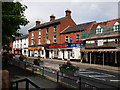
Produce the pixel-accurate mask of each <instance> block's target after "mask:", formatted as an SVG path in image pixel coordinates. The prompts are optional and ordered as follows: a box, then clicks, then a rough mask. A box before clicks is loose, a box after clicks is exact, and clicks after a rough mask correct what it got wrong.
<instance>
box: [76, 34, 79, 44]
mask: <svg viewBox="0 0 120 90" xmlns="http://www.w3.org/2000/svg"><path fill="white" fill-rule="evenodd" d="M79 40H80V34H76V42H78V41H79Z"/></svg>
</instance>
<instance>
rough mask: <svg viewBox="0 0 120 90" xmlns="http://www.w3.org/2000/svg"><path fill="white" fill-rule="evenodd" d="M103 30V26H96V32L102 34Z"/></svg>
mask: <svg viewBox="0 0 120 90" xmlns="http://www.w3.org/2000/svg"><path fill="white" fill-rule="evenodd" d="M102 32H103V28H101V27H100V26H98V27H97V28H96V34H101V33H102Z"/></svg>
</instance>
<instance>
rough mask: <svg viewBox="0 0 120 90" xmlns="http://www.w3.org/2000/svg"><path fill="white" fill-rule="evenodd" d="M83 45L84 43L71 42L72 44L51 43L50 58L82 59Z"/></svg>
mask: <svg viewBox="0 0 120 90" xmlns="http://www.w3.org/2000/svg"><path fill="white" fill-rule="evenodd" d="M81 46H83V44H71V45H68V44H66V45H51V46H49V48H48V50H49V58H50V59H52V58H55V59H61V60H80V59H81V53H80V50H81Z"/></svg>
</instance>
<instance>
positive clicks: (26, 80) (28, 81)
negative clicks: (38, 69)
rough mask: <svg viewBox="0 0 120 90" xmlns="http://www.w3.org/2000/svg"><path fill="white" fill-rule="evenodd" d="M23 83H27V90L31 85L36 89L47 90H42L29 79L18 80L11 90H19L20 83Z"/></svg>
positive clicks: (41, 89) (14, 82)
mask: <svg viewBox="0 0 120 90" xmlns="http://www.w3.org/2000/svg"><path fill="white" fill-rule="evenodd" d="M21 82H25V90H29V89H30V87H29V84H31V85H32V86H34V87H35V88H36V89H39V90H45V89H44V88H41V87H40V86H38V85H37V84H35V83H34V82H33V81H32V80H30V79H28V78H25V79H20V80H16V81H13V82H11V90H13V89H15V90H18V89H19V83H21ZM14 85H15V86H14Z"/></svg>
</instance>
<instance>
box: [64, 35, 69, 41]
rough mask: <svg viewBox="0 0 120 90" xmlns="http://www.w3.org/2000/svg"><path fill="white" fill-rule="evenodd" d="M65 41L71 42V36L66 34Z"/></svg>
mask: <svg viewBox="0 0 120 90" xmlns="http://www.w3.org/2000/svg"><path fill="white" fill-rule="evenodd" d="M65 42H66V43H68V42H69V36H68V35H66V36H65Z"/></svg>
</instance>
